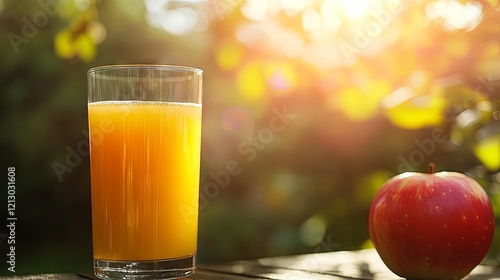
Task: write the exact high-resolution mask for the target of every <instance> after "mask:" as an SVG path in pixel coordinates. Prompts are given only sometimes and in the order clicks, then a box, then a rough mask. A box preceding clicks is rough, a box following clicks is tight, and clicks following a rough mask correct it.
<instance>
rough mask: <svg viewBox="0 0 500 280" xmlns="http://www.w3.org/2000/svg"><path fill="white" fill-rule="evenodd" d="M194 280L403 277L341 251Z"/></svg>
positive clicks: (223, 266)
mask: <svg viewBox="0 0 500 280" xmlns="http://www.w3.org/2000/svg"><path fill="white" fill-rule="evenodd" d="M0 279H9V280H10V279H12V280H15V279H18V280H49V279H51V280H63V279H66V280H86V279H91V280H95V279H97V278H96V277H95V276H94V275H93V274H92V273H86V274H76V273H75V274H71V273H68V274H43V275H25V276H12V277H0ZM189 279H192V280H212V279H219V280H266V279H267V280H302V279H303V280H325V279H330V280H341V279H377V280H378V279H384V280H389V279H393V280H394V279H402V278H400V277H398V276H397V275H395V274H393V273H392V272H391V271H390V270H389V269H388V268H387V267H386V266H385V264H384V263H383V262H382V260H381V259H380V257H379V256H378V254H377V252H376V251H375V250H361V251H342V252H329V253H318V254H306V255H297V256H283V257H273V258H262V259H257V260H246V261H245V260H243V261H235V262H227V263H219V264H200V265H198V268H197V270H196V274H195V275H193V276H192V277H190V278H189ZM466 279H467V280H490V279H500V268H498V267H490V266H478V267H476V268H475V269H474V270H473V271H472V273H471V274H470V275H469V276H468V277H466Z"/></svg>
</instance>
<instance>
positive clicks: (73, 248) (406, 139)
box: [0, 0, 500, 274]
mask: <svg viewBox="0 0 500 280" xmlns="http://www.w3.org/2000/svg"><path fill="white" fill-rule="evenodd" d="M497 2H498V1H454V0H452V1H443V0H440V1H411V2H399V1H378V0H369V1H362V3H358V4H356V5H353V4H352V2H349V1H328V0H325V1H309V2H308V1H295V2H294V1H285V0H282V1H278V0H275V1H237V0H234V1H232V0H227V1H226V0H214V1H161V0H156V1H149V0H146V1H127V2H126V3H125V2H124V1H118V0H107V1H104V0H103V1H98V0H88V1H83V0H58V1H57V0H40V1H7V0H0V23H1V25H0V34H1V35H2V36H3V39H2V40H0V51H1V53H2V61H1V63H0V89H1V90H0V94H1V103H0V115H1V118H0V128H1V131H2V137H0V147H1V148H2V157H1V160H0V161H1V167H2V168H3V169H4V170H6V169H7V167H8V166H15V168H16V182H17V185H16V202H17V203H16V216H17V217H18V223H17V227H16V250H17V251H16V260H17V268H18V269H17V272H18V273H39V272H67V271H90V270H91V258H92V257H91V236H90V235H91V234H90V232H91V221H90V186H89V158H88V156H87V155H86V154H82V153H79V154H78V156H77V157H75V158H71V159H70V160H72V161H73V163H74V166H70V168H71V172H66V173H64V174H62V175H61V176H62V177H61V178H62V180H59V178H58V176H57V174H56V172H54V169H53V164H54V162H59V163H62V164H67V163H68V158H67V157H68V155H69V154H70V153H71V151H76V150H77V149H78V147H79V145H83V144H82V143H85V142H86V141H87V137H86V130H87V115H86V71H87V69H88V68H90V67H92V66H97V65H104V64H123V63H156V64H180V65H188V66H196V67H199V68H202V69H203V70H204V98H203V103H204V104H203V108H204V111H203V114H204V120H203V141H202V145H203V146H202V181H201V182H200V191H201V192H200V194H201V197H202V199H201V200H200V207H201V209H200V226H199V258H200V261H204V262H214V261H223V260H229V259H243V258H256V257H262V256H272V255H284V254H297V253H307V252H318V251H331V250H346V249H359V248H363V247H367V246H370V243H369V236H368V231H367V213H368V209H369V206H370V203H371V199H372V197H373V196H374V194H375V193H376V191H377V190H378V188H379V187H380V186H381V185H382V184H383V182H384V181H385V180H386V179H388V178H389V177H390V176H393V175H395V174H397V173H400V172H403V171H408V170H414V171H425V170H426V169H427V164H428V163H429V162H431V161H432V162H435V163H436V165H437V170H454V171H459V172H466V173H467V174H469V175H470V176H473V177H474V178H476V179H477V180H478V181H479V182H480V183H481V184H482V186H483V187H484V188H485V189H486V190H487V191H488V193H489V194H490V197H491V200H492V202H493V205H494V208H495V211H496V214H497V216H500V195H499V194H500V172H499V168H500V111H499V110H500V75H499V74H498V73H500V42H499V39H498V38H500V24H499V22H498V16H499V14H498V10H499V6H498V3H497ZM259 3H260V4H259ZM293 3H295V4H293ZM297 3H298V4H297ZM301 3H302V4H301ZM339 3H343V4H339ZM348 3H351V4H348ZM446 3H447V4H446ZM450 3H451V4H450ZM446 5H448V6H446ZM172 18H173V20H172ZM191 23H192V24H191ZM276 118H278V119H280V120H282V123H281V124H282V126H279V127H278V125H277V124H276V123H275V119H276ZM78 158H79V159H78ZM234 161H236V162H237V163H238V165H239V166H240V167H241V169H242V171H241V173H240V174H238V175H236V176H226V175H224V174H226V173H224V172H226V171H225V170H226V169H227V168H228V167H227V164H228V163H229V162H234ZM5 173H7V171H5ZM211 182H212V183H214V182H215V183H216V184H218V185H219V187H220V188H218V189H216V190H214V189H210V188H207V187H206V186H207V184H208V183H211ZM5 190H6V189H5ZM4 194H5V198H3V201H6V191H4ZM2 197H4V196H3V195H2ZM2 205H4V204H2ZM415 211H418V210H417V209H416V210H415ZM0 212H1V213H2V215H0V220H1V221H5V220H6V216H5V215H7V213H6V211H5V209H2V210H1V211H0ZM6 232H7V230H6V229H5V228H4V229H3V230H0V252H1V255H0V263H2V265H1V266H0V274H6V273H7V270H6V267H5V269H4V266H6V255H5V254H6V253H5V252H7V244H6V239H5V234H6ZM490 258H491V259H493V260H498V261H500V237H499V235H498V234H497V235H496V237H495V242H494V244H493V246H492V249H491V252H490Z"/></svg>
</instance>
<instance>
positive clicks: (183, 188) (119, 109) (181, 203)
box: [88, 101, 201, 261]
mask: <svg viewBox="0 0 500 280" xmlns="http://www.w3.org/2000/svg"><path fill="white" fill-rule="evenodd" d="M88 114H89V127H90V151H91V158H90V160H91V164H90V165H91V170H90V172H91V175H92V176H91V186H92V222H93V229H92V231H93V232H92V236H93V247H94V248H93V249H94V258H95V259H103V260H135V261H138V260H160V259H169V258H177V257H184V256H189V255H194V254H195V253H196V240H197V230H198V229H197V227H198V187H199V172H200V137H201V105H199V104H192V103H172V102H156V101H103V102H94V103H89V106H88Z"/></svg>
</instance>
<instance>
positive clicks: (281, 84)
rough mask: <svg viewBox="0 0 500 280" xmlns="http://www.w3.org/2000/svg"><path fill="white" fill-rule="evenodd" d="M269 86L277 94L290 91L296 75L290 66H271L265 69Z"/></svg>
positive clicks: (294, 83)
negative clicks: (277, 92)
mask: <svg viewBox="0 0 500 280" xmlns="http://www.w3.org/2000/svg"><path fill="white" fill-rule="evenodd" d="M266 79H267V81H268V84H269V86H270V87H271V88H272V89H274V90H276V91H279V92H286V91H289V90H291V89H292V88H293V87H294V86H295V85H296V83H297V79H298V78H297V75H296V73H295V71H294V69H293V68H292V66H291V65H290V64H273V65H270V66H269V67H267V69H266Z"/></svg>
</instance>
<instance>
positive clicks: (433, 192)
mask: <svg viewBox="0 0 500 280" xmlns="http://www.w3.org/2000/svg"><path fill="white" fill-rule="evenodd" d="M494 230H495V216H494V214H493V208H492V206H491V203H490V201H489V199H488V196H487V194H486V192H485V191H484V190H483V188H482V187H481V186H480V185H479V184H478V183H477V182H476V181H475V180H473V179H472V178H470V177H468V176H466V175H464V174H461V173H456V172H439V173H432V172H431V174H427V173H416V172H407V173H403V174H400V175H397V176H395V177H393V178H391V179H389V180H388V181H387V182H386V183H385V184H384V185H383V186H382V187H381V189H380V190H379V191H378V192H377V194H376V196H375V198H374V200H373V202H372V205H371V207H370V213H369V231H370V237H371V240H372V242H373V244H374V245H375V249H376V250H377V252H378V253H379V255H380V257H381V258H382V260H383V261H384V263H385V264H386V266H387V267H388V268H389V269H390V270H392V271H393V272H394V273H395V274H397V275H399V276H401V277H404V278H407V279H461V278H463V277H465V276H466V275H468V274H469V273H470V272H471V270H472V269H474V267H476V266H477V265H478V264H479V263H480V262H481V260H482V259H483V258H484V257H485V255H486V253H487V251H488V249H489V247H490V245H491V241H492V239H493V233H494Z"/></svg>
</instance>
